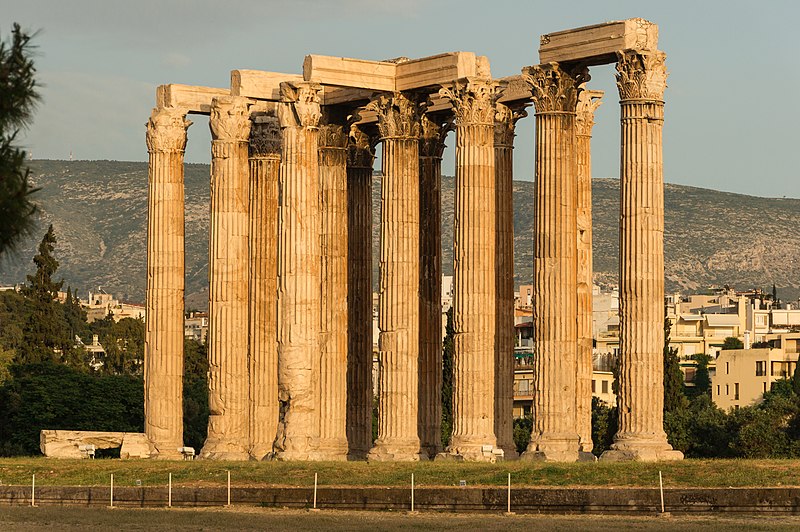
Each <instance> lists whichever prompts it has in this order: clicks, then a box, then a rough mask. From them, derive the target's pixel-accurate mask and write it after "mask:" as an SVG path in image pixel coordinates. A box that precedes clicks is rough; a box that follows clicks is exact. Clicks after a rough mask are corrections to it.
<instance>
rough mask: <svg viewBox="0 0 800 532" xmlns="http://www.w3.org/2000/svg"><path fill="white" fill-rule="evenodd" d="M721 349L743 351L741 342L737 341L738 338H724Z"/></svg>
mask: <svg viewBox="0 0 800 532" xmlns="http://www.w3.org/2000/svg"><path fill="white" fill-rule="evenodd" d="M722 349H723V350H728V349H744V344H743V343H742V341H741V340H739V339H738V338H736V337H735V336H728V337H727V338H725V340H724V341H723V342H722Z"/></svg>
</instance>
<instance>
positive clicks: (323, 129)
mask: <svg viewBox="0 0 800 532" xmlns="http://www.w3.org/2000/svg"><path fill="white" fill-rule="evenodd" d="M325 148H337V149H341V150H343V149H345V148H347V135H345V132H344V127H343V126H340V125H338V124H323V125H321V126H319V149H325Z"/></svg>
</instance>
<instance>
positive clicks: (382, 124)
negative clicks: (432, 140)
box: [365, 92, 421, 139]
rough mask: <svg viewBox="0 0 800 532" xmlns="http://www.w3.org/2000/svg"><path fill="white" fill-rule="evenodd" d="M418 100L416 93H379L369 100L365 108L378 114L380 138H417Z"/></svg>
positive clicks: (419, 114) (418, 124) (418, 120)
mask: <svg viewBox="0 0 800 532" xmlns="http://www.w3.org/2000/svg"><path fill="white" fill-rule="evenodd" d="M420 101H421V98H420V97H419V96H418V95H416V94H406V93H403V92H395V93H394V94H392V95H388V94H381V95H379V96H378V97H377V98H375V99H374V100H372V101H371V102H369V103H368V104H367V105H366V107H365V109H367V110H369V111H373V112H375V114H377V115H378V131H379V132H380V135H381V138H383V139H385V138H407V139H417V138H419V134H420V127H421V126H420V118H421V112H420Z"/></svg>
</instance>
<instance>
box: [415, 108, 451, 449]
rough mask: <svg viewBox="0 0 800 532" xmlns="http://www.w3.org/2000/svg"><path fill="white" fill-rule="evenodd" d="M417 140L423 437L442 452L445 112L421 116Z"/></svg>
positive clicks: (447, 126) (448, 122)
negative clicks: (420, 126) (443, 165)
mask: <svg viewBox="0 0 800 532" xmlns="http://www.w3.org/2000/svg"><path fill="white" fill-rule="evenodd" d="M421 124H422V129H421V132H422V136H421V138H420V143H419V210H420V229H419V245H420V251H419V253H420V257H419V262H420V275H419V423H418V425H419V438H420V443H421V445H422V450H423V451H424V452H426V453H427V454H428V456H429V457H430V458H434V457H435V456H436V455H437V454H438V453H439V452H441V450H442V152H443V151H444V147H445V146H444V139H445V136H447V132H448V131H450V129H451V128H452V120H450V118H449V116H446V115H427V114H426V115H423V117H422V122H421Z"/></svg>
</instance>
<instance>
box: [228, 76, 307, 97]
mask: <svg viewBox="0 0 800 532" xmlns="http://www.w3.org/2000/svg"><path fill="white" fill-rule="evenodd" d="M283 81H303V76H301V75H300V74H284V73H281V72H265V71H263V70H231V95H232V96H246V97H248V98H255V99H257V100H270V101H273V102H277V101H280V99H281V82H283Z"/></svg>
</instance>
